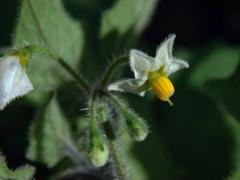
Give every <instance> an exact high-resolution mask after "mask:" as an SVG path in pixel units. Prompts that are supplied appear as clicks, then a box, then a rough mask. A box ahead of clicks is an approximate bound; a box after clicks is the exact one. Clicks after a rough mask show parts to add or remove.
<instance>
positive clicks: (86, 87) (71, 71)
mask: <svg viewBox="0 0 240 180" xmlns="http://www.w3.org/2000/svg"><path fill="white" fill-rule="evenodd" d="M57 62H58V63H59V64H60V65H61V67H62V68H63V69H65V70H66V71H67V72H68V73H69V74H70V75H71V76H72V77H73V78H74V80H76V81H77V83H78V84H79V85H80V86H81V87H82V89H83V90H84V92H85V93H86V94H90V87H89V85H88V84H87V82H86V81H85V80H84V79H83V78H82V77H81V76H80V75H79V74H78V73H77V72H76V71H75V70H74V69H73V68H72V67H71V66H70V65H69V64H67V63H66V62H65V61H64V60H63V59H62V58H60V57H59V58H58V60H57Z"/></svg>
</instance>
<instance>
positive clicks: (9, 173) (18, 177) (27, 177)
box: [0, 156, 35, 180]
mask: <svg viewBox="0 0 240 180" xmlns="http://www.w3.org/2000/svg"><path fill="white" fill-rule="evenodd" d="M34 173H35V168H34V167H32V166H28V165H25V166H22V167H19V168H17V169H15V170H10V169H9V168H8V167H7V164H6V162H5V160H4V158H3V157H2V156H1V157H0V179H3V180H7V179H15V180H31V179H32V178H33V175H34Z"/></svg>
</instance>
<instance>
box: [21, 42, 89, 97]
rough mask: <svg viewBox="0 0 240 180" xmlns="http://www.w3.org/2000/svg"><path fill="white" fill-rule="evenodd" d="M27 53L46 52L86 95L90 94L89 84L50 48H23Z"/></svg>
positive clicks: (31, 46)
mask: <svg viewBox="0 0 240 180" xmlns="http://www.w3.org/2000/svg"><path fill="white" fill-rule="evenodd" d="M22 50H25V51H26V52H29V53H30V54H32V53H33V52H45V53H46V54H47V55H48V56H49V57H51V58H52V59H54V60H55V61H56V62H57V63H58V64H59V65H60V66H61V67H62V68H63V69H65V70H66V71H67V72H68V73H69V74H70V75H71V76H72V77H73V79H74V80H75V81H76V82H77V83H78V84H79V85H80V86H81V87H82V89H83V90H84V92H85V93H86V94H88V95H89V94H90V91H91V88H90V86H89V85H88V83H87V82H86V81H85V80H84V79H83V78H82V77H81V76H80V75H79V74H78V73H77V72H76V71H75V70H74V69H73V68H72V67H71V66H70V65H69V64H68V63H67V62H66V61H64V59H63V58H61V57H59V56H58V55H56V54H54V53H53V52H52V51H51V50H50V49H49V48H48V47H45V46H37V45H30V46H26V47H24V48H22Z"/></svg>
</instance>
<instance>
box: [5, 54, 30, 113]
mask: <svg viewBox="0 0 240 180" xmlns="http://www.w3.org/2000/svg"><path fill="white" fill-rule="evenodd" d="M32 89H33V87H32V84H31V82H30V81H29V79H28V77H27V75H26V72H25V70H24V68H23V67H22V66H21V64H20V63H19V60H18V59H17V57H16V56H7V57H3V58H0V110H2V109H3V108H4V107H5V106H6V105H7V104H8V103H9V102H11V101H12V100H13V99H14V98H16V97H18V96H22V95H24V94H26V93H27V92H29V91H30V90H32Z"/></svg>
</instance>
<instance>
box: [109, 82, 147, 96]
mask: <svg viewBox="0 0 240 180" xmlns="http://www.w3.org/2000/svg"><path fill="white" fill-rule="evenodd" d="M145 82H146V81H144V80H141V79H126V80H122V81H118V82H115V83H112V84H110V85H109V86H108V88H107V89H108V90H109V91H120V92H130V93H134V94H142V92H144V91H145V90H147V89H148V87H144V86H143V85H144V83H145Z"/></svg>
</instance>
